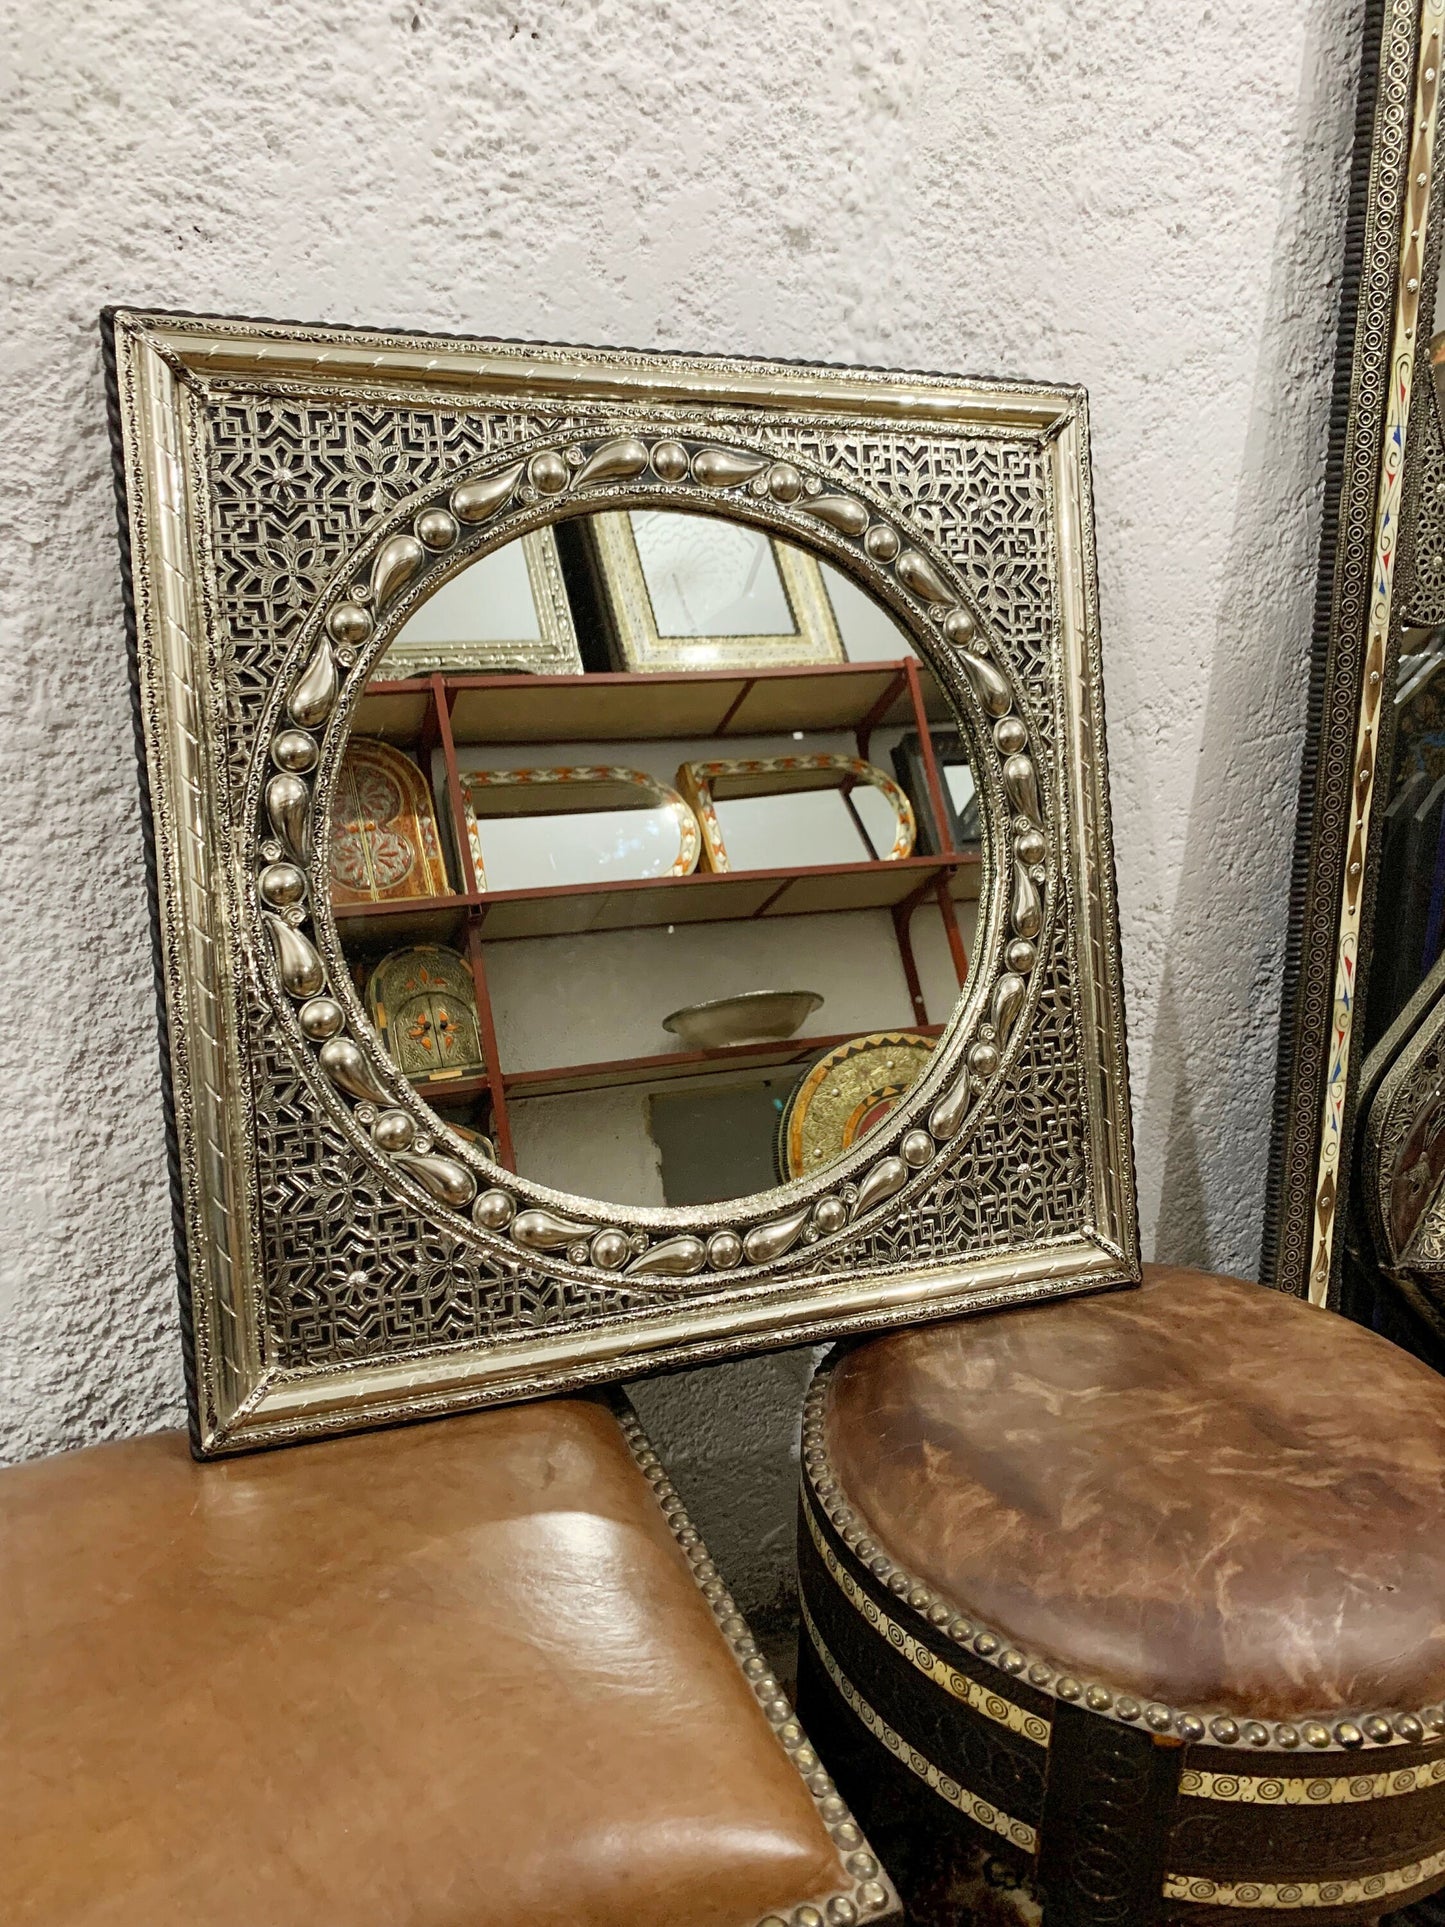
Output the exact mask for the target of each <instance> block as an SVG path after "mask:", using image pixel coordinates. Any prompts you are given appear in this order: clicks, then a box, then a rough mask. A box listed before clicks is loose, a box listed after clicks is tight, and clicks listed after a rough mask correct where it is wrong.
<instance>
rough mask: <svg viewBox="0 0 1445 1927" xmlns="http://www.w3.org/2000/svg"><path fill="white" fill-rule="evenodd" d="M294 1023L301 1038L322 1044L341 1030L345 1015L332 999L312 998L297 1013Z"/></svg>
mask: <svg viewBox="0 0 1445 1927" xmlns="http://www.w3.org/2000/svg"><path fill="white" fill-rule="evenodd" d="M296 1021H297V1023H298V1024H300V1026H301V1034H302V1036H303V1037H309V1038H310V1040H311V1042H312V1043H313V1044H323V1043H325V1041H326V1039H327V1038H328V1037H334V1036H335V1035H336V1033H337V1031H339V1030H340V1029H341V1026H342V1025H343V1024H344V1023H345V1022H346V1014H345V1012H344V1011H343V1010H342V1008H341V1006H340V1004H338V1003H337V1001H336V999H335V998H334V997H312V998H310V999H309V1000H308V1001H307V1002H306V1003H304V1004H303V1005H302V1006H301V1008H300V1010H298V1011H297V1013H296Z"/></svg>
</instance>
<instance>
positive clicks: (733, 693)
mask: <svg viewBox="0 0 1445 1927" xmlns="http://www.w3.org/2000/svg"><path fill="white" fill-rule="evenodd" d="M980 834H981V831H980V820H979V810H978V804H977V799H976V797H975V794H974V782H973V774H972V771H971V770H970V767H969V762H968V758H967V755H966V753H965V748H964V744H963V742H962V740H961V738H960V736H959V734H958V730H957V723H956V719H955V718H954V717H953V716H952V714H951V711H950V709H949V706H948V704H947V702H946V701H945V699H944V697H943V695H942V692H941V691H940V689H939V687H938V685H937V683H936V682H935V680H934V677H933V675H932V673H931V671H930V670H929V668H928V666H927V664H926V663H925V662H924V661H923V660H922V659H921V658H920V657H919V656H918V654H917V653H916V652H915V650H914V648H913V646H912V644H911V642H910V639H909V637H908V635H907V633H906V632H905V631H904V629H903V628H902V627H901V626H900V625H899V623H898V621H897V619H896V618H895V617H894V616H893V615H892V614H891V613H890V612H889V611H888V610H887V609H886V608H884V607H883V605H882V604H881V603H878V602H876V601H874V600H873V599H872V597H871V596H869V595H868V594H867V593H866V592H865V591H864V590H863V589H861V588H860V587H859V586H858V585H857V584H856V583H854V582H853V581H852V580H851V579H850V578H849V577H846V576H844V575H843V574H842V573H840V572H839V571H838V570H836V569H835V568H833V567H832V566H831V565H830V564H829V563H828V562H826V561H824V560H822V559H820V558H819V557H817V556H815V555H813V554H811V553H809V552H808V551H806V550H804V549H802V548H800V547H798V546H796V545H794V544H792V543H790V542H787V541H784V540H782V539H780V538H778V537H776V536H773V535H770V534H768V533H766V532H764V531H763V530H761V529H758V528H755V527H753V526H751V525H749V524H745V523H742V522H737V521H730V520H726V519H724V518H721V517H714V516H704V515H696V514H691V513H688V514H684V513H678V512H673V511H661V510H654V509H646V510H643V509H633V510H614V511H608V512H605V513H594V514H591V515H587V516H582V517H579V518H577V519H575V520H572V521H564V522H561V523H558V524H557V525H555V526H553V527H549V528H544V529H542V530H539V531H537V532H534V533H532V534H528V535H525V536H522V537H519V538H517V539H516V540H514V541H512V542H510V543H508V544H506V545H504V546H503V547H501V548H499V549H497V550H495V551H494V552H492V553H491V554H489V555H487V556H484V557H482V558H481V559H479V560H477V561H475V562H473V563H471V564H470V565H469V566H468V567H466V568H464V569H462V570H461V571H460V572H458V573H457V574H455V575H453V576H452V577H451V578H450V579H449V580H448V581H446V582H445V583H444V584H443V585H442V586H441V587H440V588H439V589H438V590H436V591H435V592H434V593H433V594H432V595H431V596H430V597H429V598H428V599H427V601H426V602H424V603H423V604H422V605H421V606H420V607H419V608H417V609H416V610H415V611H414V612H413V613H412V615H411V616H410V618H409V620H408V621H407V623H406V625H405V627H404V628H403V629H402V630H401V631H400V633H399V634H398V635H397V636H396V637H395V638H394V639H393V641H392V643H391V645H390V647H389V648H388V650H387V652H386V654H385V655H384V656H383V657H382V658H381V659H380V661H379V662H378V663H377V665H376V667H375V669H374V671H373V674H372V679H371V682H370V683H369V685H368V687H367V690H366V692H365V694H364V695H363V697H362V698H361V700H360V702H359V704H358V706H357V708H356V711H355V714H354V717H353V723H352V730H351V735H350V738H349V739H348V742H347V747H346V753H345V760H344V763H343V765H342V770H341V775H340V780H339V781H338V783H337V786H336V790H335V803H334V808H333V813H332V824H331V854H330V868H331V896H332V907H333V910H334V914H335V918H336V925H337V930H338V932H339V935H340V939H341V943H342V947H343V950H344V952H345V955H346V959H347V964H348V967H349V968H350V970H351V972H352V975H353V978H354V980H355V983H356V986H357V990H358V992H359V994H360V995H361V997H362V999H363V1001H364V1003H365V1007H366V1010H367V1012H368V1015H369V1016H370V1018H371V1021H372V1023H373V1024H374V1026H375V1027H376V1030H377V1032H378V1034H379V1036H380V1039H381V1041H382V1044H383V1047H384V1049H385V1050H386V1051H387V1053H388V1054H389V1055H390V1056H391V1057H392V1059H393V1060H394V1061H395V1063H396V1064H397V1065H398V1067H399V1068H400V1070H401V1071H402V1073H403V1074H404V1075H405V1076H406V1077H408V1078H409V1079H411V1080H412V1082H413V1084H414V1085H415V1087H416V1089H417V1090H418V1092H419V1093H420V1094H421V1095H422V1096H423V1098H424V1099H425V1101H426V1102H427V1104H428V1105H429V1106H430V1107H431V1109H432V1110H433V1111H434V1112H435V1113H436V1115H437V1116H438V1118H439V1119H440V1120H441V1122H442V1124H443V1125H444V1126H445V1127H446V1128H447V1129H449V1130H451V1131H453V1132H456V1133H458V1134H459V1135H461V1136H462V1137H470V1138H472V1139H473V1140H474V1141H476V1140H481V1139H484V1140H486V1145H487V1147H488V1148H489V1149H490V1150H491V1152H492V1154H493V1155H495V1156H496V1158H497V1159H498V1161H499V1162H500V1163H501V1164H503V1165H504V1166H506V1167H507V1168H509V1169H511V1170H513V1171H515V1172H517V1173H519V1174H520V1175H521V1176H523V1177H525V1178H529V1179H532V1180H534V1181H535V1182H537V1183H540V1184H545V1185H549V1186H551V1187H553V1188H555V1189H557V1190H561V1191H566V1192H570V1193H573V1194H576V1195H580V1196H583V1197H587V1198H594V1199H602V1200H606V1201H610V1202H612V1203H615V1204H618V1205H624V1206H627V1205H630V1206H637V1205H675V1206H684V1205H701V1204H711V1203H715V1202H719V1201H722V1200H724V1199H732V1198H738V1197H743V1196H747V1195H749V1194H752V1193H756V1192H759V1191H765V1190H768V1189H770V1188H771V1187H772V1186H773V1185H775V1184H777V1183H779V1182H781V1181H785V1180H787V1179H790V1178H794V1177H799V1176H805V1175H811V1174H812V1173H814V1172H816V1171H818V1170H820V1169H822V1168H824V1167H825V1166H827V1165H828V1164H830V1163H832V1162H833V1161H834V1160H835V1159H837V1158H838V1157H840V1156H841V1155H843V1153H845V1152H846V1151H848V1150H850V1149H851V1148H852V1147H853V1146H854V1145H855V1144H857V1143H858V1142H859V1140H860V1139H861V1138H863V1137H865V1136H866V1135H867V1134H868V1133H869V1132H870V1131H873V1130H876V1129H877V1128H878V1127H879V1126H880V1125H881V1124H882V1123H883V1122H884V1120H885V1119H886V1118H887V1117H888V1115H889V1113H890V1111H891V1110H892V1109H893V1107H894V1105H896V1103H897V1102H898V1100H899V1098H900V1097H901V1096H902V1095H903V1094H904V1093H905V1092H906V1091H907V1089H908V1087H909V1085H910V1084H911V1083H912V1082H913V1081H914V1080H915V1079H916V1078H917V1077H918V1076H919V1075H920V1074H921V1072H922V1071H923V1070H924V1069H925V1068H926V1066H927V1063H928V1059H929V1053H930V1052H931V1050H932V1048H933V1045H934V1042H935V1040H936V1039H937V1037H938V1036H939V1035H940V1033H941V1032H942V1029H943V1027H944V1024H945V1022H946V1020H947V1018H948V1017H949V1015H950V1013H951V1011H952V1009H953V1006H954V1004H955V1002H956V1000H957V998H958V996H959V992H960V990H961V988H962V985H963V983H964V981H965V978H966V975H967V969H968V956H969V953H970V951H971V949H972V943H973V926H974V920H975V914H976V907H977V899H978V893H979V877H980Z"/></svg>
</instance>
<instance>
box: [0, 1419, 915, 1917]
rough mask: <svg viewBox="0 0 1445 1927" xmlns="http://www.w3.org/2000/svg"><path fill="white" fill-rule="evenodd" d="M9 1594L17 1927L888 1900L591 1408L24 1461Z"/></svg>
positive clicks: (9, 1876)
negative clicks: (275, 1444) (229, 1452)
mask: <svg viewBox="0 0 1445 1927" xmlns="http://www.w3.org/2000/svg"><path fill="white" fill-rule="evenodd" d="M0 1598H3V1601H4V1606H3V1610H0V1920H3V1921H4V1922H5V1923H6V1924H7V1927H22V1923H24V1924H25V1927H29V1924H30V1923H35V1924H36V1927H38V1924H39V1923H43V1924H44V1927H81V1923H84V1927H194V1924H195V1923H196V1922H199V1921H204V1922H206V1923H207V1927H293V1924H294V1927H337V1923H341V1922H345V1923H346V1927H503V1924H504V1923H519V1924H520V1923H523V1922H525V1923H527V1927H563V1924H564V1923H565V1927H578V1923H588V1924H589V1927H594V1924H595V1927H651V1924H652V1923H656V1927H664V1924H665V1927H744V1924H745V1923H746V1924H748V1927H751V1923H754V1922H756V1921H758V1920H759V1919H760V1918H761V1917H763V1916H767V1915H770V1914H772V1913H773V1912H774V1911H775V1910H777V1911H779V1912H781V1913H782V1914H784V1915H785V1916H786V1917H788V1918H789V1919H792V1918H799V1919H801V1918H805V1917H809V1916H808V1909H807V1908H806V1907H804V1912H803V1914H795V1912H794V1910H795V1909H796V1908H797V1907H798V1906H799V1905H800V1904H802V1903H809V1902H812V1903H814V1904H815V1905H816V1907H817V1908H818V1909H820V1910H822V1911H820V1912H817V1913H813V1914H812V1915H811V1918H813V1919H814V1920H817V1921H819V1922H821V1920H822V1919H824V1918H825V1917H826V1919H828V1920H829V1921H832V1920H852V1919H855V1918H863V1917H865V1916H868V1917H872V1916H873V1915H876V1914H877V1913H880V1912H881V1911H882V1910H883V1906H884V1904H885V1903H884V1902H883V1899H882V1896H881V1890H880V1889H878V1888H877V1887H876V1885H875V1886H874V1887H873V1888H871V1889H870V1888H869V1887H868V1883H867V1881H866V1880H863V1881H862V1884H861V1885H860V1876H859V1867H860V1866H861V1869H862V1874H864V1875H866V1874H867V1873H868V1872H869V1871H870V1863H869V1862H867V1861H866V1860H863V1861H858V1852H857V1849H858V1840H857V1836H856V1832H855V1831H854V1830H853V1829H852V1826H851V1822H846V1817H845V1823H844V1825H843V1826H842V1827H841V1828H838V1832H839V1835H840V1839H839V1844H838V1845H836V1846H835V1843H834V1840H833V1839H832V1838H830V1833H829V1828H828V1826H827V1825H825V1823H824V1822H825V1820H827V1819H831V1820H832V1821H833V1822H835V1823H836V1822H837V1821H838V1819H839V1813H838V1811H837V1810H836V1809H837V1806H838V1803H837V1802H836V1800H835V1798H833V1797H832V1796H831V1790H830V1789H829V1787H828V1785H827V1783H826V1781H819V1782H818V1784H819V1785H820V1786H821V1788H822V1791H823V1795H824V1796H825V1797H824V1798H823V1801H822V1805H821V1810H820V1806H819V1802H818V1800H817V1799H815V1797H814V1795H813V1794H812V1793H810V1792H809V1791H808V1789H807V1787H805V1785H804V1782H803V1778H802V1775H801V1774H800V1773H799V1772H798V1771H797V1770H796V1769H795V1767H794V1764H793V1763H792V1761H791V1760H790V1759H789V1757H788V1755H787V1754H786V1752H785V1751H784V1749H783V1747H782V1746H781V1745H779V1743H778V1739H777V1737H776V1736H775V1734H774V1733H773V1731H772V1730H771V1729H770V1727H769V1725H768V1722H767V1720H766V1719H765V1717H764V1715H763V1712H762V1711H761V1710H760V1708H759V1706H758V1704H757V1701H756V1699H755V1697H754V1694H753V1692H752V1690H751V1689H750V1686H749V1683H748V1681H747V1680H746V1679H745V1678H744V1676H743V1673H742V1672H741V1671H740V1670H739V1666H738V1662H737V1660H736V1659H735V1658H734V1655H733V1653H732V1652H731V1651H730V1650H729V1647H728V1644H727V1641H726V1640H725V1639H724V1638H723V1637H722V1636H721V1635H720V1633H719V1630H718V1626H717V1624H716V1622H715V1620H714V1617H713V1612H712V1611H711V1610H710V1608H709V1605H708V1603H707V1601H706V1600H705V1599H704V1598H703V1596H702V1594H701V1593H700V1591H699V1590H698V1587H697V1585H696V1584H695V1582H694V1579H693V1576H692V1573H691V1571H690V1569H689V1565H688V1562H687V1560H686V1558H685V1557H684V1555H683V1552H682V1550H681V1548H680V1547H679V1545H678V1543H677V1541H676V1540H675V1538H674V1536H673V1533H672V1532H671V1531H670V1529H669V1527H668V1524H667V1521H666V1520H665V1519H664V1517H663V1514H662V1511H661V1509H660V1507H659V1506H658V1504H657V1503H656V1501H655V1499H654V1496H653V1492H652V1489H651V1487H650V1486H649V1485H648V1483H647V1481H646V1480H645V1479H644V1477H643V1474H642V1472H641V1471H640V1470H639V1468H638V1466H637V1464H636V1463H635V1462H634V1460H633V1458H632V1456H631V1454H630V1452H629V1450H628V1447H627V1443H626V1440H625V1439H624V1437H623V1435H622V1433H621V1431H620V1430H619V1426H618V1423H617V1421H616V1419H615V1418H614V1417H613V1416H612V1415H611V1414H610V1413H609V1412H608V1411H607V1410H606V1409H604V1408H603V1407H602V1406H600V1405H597V1404H594V1403H592V1402H590V1401H588V1400H568V1401H557V1402H552V1403H549V1404H546V1405H539V1406H524V1407H519V1408H513V1409H509V1410H505V1411H495V1412H490V1413H486V1414H481V1415H478V1416H476V1417H472V1418H462V1419H454V1420H450V1421H447V1422H446V1423H443V1424H438V1425H426V1426H415V1427H411V1428H409V1429H406V1430H402V1431H394V1432H388V1433H376V1434H372V1435H369V1436H365V1437H359V1438H352V1439H343V1440H337V1441H334V1442H330V1443H326V1444H322V1445H311V1446H306V1447H303V1448H300V1449H297V1450H292V1451H283V1452H276V1453H271V1454H267V1455H264V1456H261V1457H253V1458H246V1459H238V1460H233V1461H230V1462H226V1463H219V1464H211V1465H204V1466H201V1465H196V1464H193V1463H192V1461H191V1459H190V1458H189V1456H188V1455H187V1451H186V1447H185V1443H184V1441H183V1440H182V1439H181V1438H180V1437H178V1436H174V1435H165V1436H160V1437H153V1438H147V1439H140V1440H136V1441H133V1442H131V1443H128V1444H123V1445H111V1446H102V1447H97V1448H94V1449H91V1450H87V1451H83V1452H76V1453H72V1454H70V1455H68V1456H66V1457H63V1458H59V1459H52V1460H49V1461H46V1462H42V1463H39V1464H36V1465H32V1466H25V1467H22V1468H19V1469H17V1470H12V1471H9V1472H6V1473H4V1474H3V1475H0ZM730 1625H731V1630H732V1632H733V1633H734V1634H736V1633H737V1631H738V1628H737V1626H736V1624H735V1623H732V1622H730ZM745 1650H746V1649H745ZM755 1670H756V1669H755ZM774 1690H776V1689H774ZM803 1763H804V1765H805V1766H806V1765H807V1764H808V1763H809V1762H808V1759H807V1758H806V1757H805V1759H804V1762H803ZM811 1764H812V1766H813V1767H814V1768H815V1769H816V1765H817V1763H816V1760H815V1759H814V1760H812V1762H811ZM814 1777H815V1779H817V1775H816V1773H815V1775H814ZM850 1847H851V1848H852V1849H853V1850H854V1851H853V1857H854V1859H855V1861H857V1862H858V1865H856V1866H855V1867H854V1869H853V1870H852V1871H851V1872H845V1871H844V1870H843V1868H842V1866H841V1865H840V1853H845V1852H848V1850H849V1848H850ZM870 1894H871V1895H872V1897H873V1898H874V1899H875V1900H876V1901H877V1902H878V1904H877V1906H875V1907H873V1908H871V1909H870V1907H869V1904H868V1899H869V1895H870ZM830 1895H831V1896H834V1899H833V1902H832V1910H831V1911H829V1896H830ZM840 1895H841V1896H842V1898H839V1896H840ZM848 1896H851V1898H849V1897H848ZM860 1903H861V1904H860ZM850 1908H851V1909H855V1911H853V1912H850V1911H849V1910H850Z"/></svg>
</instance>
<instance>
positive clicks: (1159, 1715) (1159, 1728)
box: [1144, 1700, 1169, 1733]
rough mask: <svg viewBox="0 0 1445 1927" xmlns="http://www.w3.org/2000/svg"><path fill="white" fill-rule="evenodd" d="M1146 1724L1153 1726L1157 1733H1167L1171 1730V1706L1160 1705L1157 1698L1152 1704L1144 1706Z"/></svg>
mask: <svg viewBox="0 0 1445 1927" xmlns="http://www.w3.org/2000/svg"><path fill="white" fill-rule="evenodd" d="M1144 1724H1145V1725H1146V1726H1148V1727H1151V1728H1152V1729H1153V1731H1154V1732H1156V1733H1167V1732H1168V1731H1169V1708H1168V1707H1167V1706H1160V1705H1159V1703H1158V1701H1157V1700H1156V1701H1155V1702H1154V1703H1153V1704H1152V1705H1150V1706H1146V1707H1145V1708H1144Z"/></svg>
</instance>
